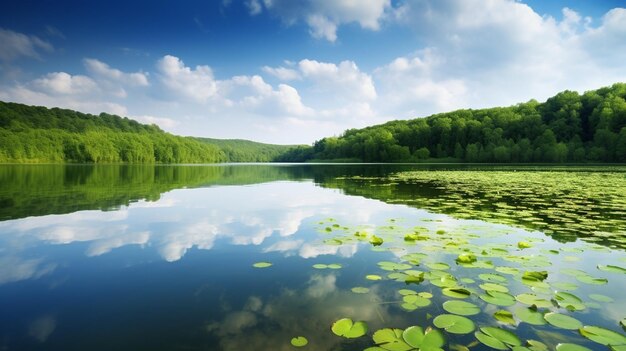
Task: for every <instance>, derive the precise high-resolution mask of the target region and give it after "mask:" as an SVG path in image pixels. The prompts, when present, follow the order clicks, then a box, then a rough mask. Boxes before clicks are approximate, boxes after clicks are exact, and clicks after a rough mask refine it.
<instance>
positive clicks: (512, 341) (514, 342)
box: [480, 327, 522, 346]
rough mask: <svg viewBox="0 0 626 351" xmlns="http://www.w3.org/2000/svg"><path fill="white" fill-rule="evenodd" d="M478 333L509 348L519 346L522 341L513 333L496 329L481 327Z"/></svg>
mask: <svg viewBox="0 0 626 351" xmlns="http://www.w3.org/2000/svg"><path fill="white" fill-rule="evenodd" d="M480 331H481V332H483V333H484V334H486V335H489V336H491V337H493V338H496V339H498V340H500V341H501V342H503V343H505V344H507V345H509V346H520V345H521V344H522V341H521V340H520V339H519V338H518V337H517V335H515V334H514V333H513V332H511V331H508V330H506V329H502V328H496V327H482V328H480Z"/></svg>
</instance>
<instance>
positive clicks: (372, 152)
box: [278, 83, 626, 162]
mask: <svg viewBox="0 0 626 351" xmlns="http://www.w3.org/2000/svg"><path fill="white" fill-rule="evenodd" d="M625 98H626V84H624V83H617V84H614V85H613V86H611V87H604V88H601V89H598V90H594V91H588V92H585V93H584V94H582V95H580V94H578V93H577V92H574V91H564V92H561V93H559V94H557V95H556V96H554V97H551V98H549V99H548V100H547V101H546V102H545V103H539V102H537V101H535V100H531V101H529V102H526V103H521V104H518V105H515V106H511V107H498V108H489V109H479V110H471V109H465V110H458V111H454V112H448V113H441V114H436V115H432V116H430V117H426V118H417V119H412V120H404V121H392V122H388V123H385V124H382V125H377V126H372V127H367V128H363V129H349V130H347V131H345V132H344V133H343V135H341V136H338V137H328V138H323V139H321V140H318V141H316V142H315V143H314V144H313V146H312V147H296V148H293V149H291V150H289V151H288V152H286V153H284V154H283V155H281V156H280V157H279V158H278V160H280V161H308V160H337V159H344V160H354V161H363V162H423V161H429V160H432V161H436V160H443V161H460V162H626V101H625Z"/></svg>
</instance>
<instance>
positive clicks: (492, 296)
mask: <svg viewBox="0 0 626 351" xmlns="http://www.w3.org/2000/svg"><path fill="white" fill-rule="evenodd" d="M479 297H480V299H481V300H483V301H485V302H487V303H490V304H492V305H496V306H512V305H514V304H515V297H513V296H512V295H510V294H508V293H503V292H498V291H487V293H486V294H482V295H480V296H479Z"/></svg>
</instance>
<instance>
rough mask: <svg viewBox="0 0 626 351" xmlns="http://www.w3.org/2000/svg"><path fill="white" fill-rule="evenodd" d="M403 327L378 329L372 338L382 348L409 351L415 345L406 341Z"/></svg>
mask: <svg viewBox="0 0 626 351" xmlns="http://www.w3.org/2000/svg"><path fill="white" fill-rule="evenodd" d="M402 334H403V330H402V329H390V328H385V329H380V330H377V331H376V332H375V333H374V335H373V336H372V339H373V340H374V343H376V345H378V346H379V347H380V348H382V349H384V350H389V351H409V350H411V349H413V347H412V346H411V345H409V344H407V343H406V342H405V341H404V338H403V336H402Z"/></svg>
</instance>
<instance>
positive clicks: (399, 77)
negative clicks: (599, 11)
mask: <svg viewBox="0 0 626 351" xmlns="http://www.w3.org/2000/svg"><path fill="white" fill-rule="evenodd" d="M624 13H626V11H624V10H622V9H613V10H611V11H609V12H608V13H607V14H606V15H605V16H604V17H603V19H602V23H601V24H600V25H599V26H598V27H597V28H592V27H591V19H590V18H588V17H583V16H582V15H580V14H578V13H576V12H575V11H573V10H571V9H567V8H565V9H563V18H562V20H557V19H555V18H553V17H550V16H540V15H539V14H537V13H536V12H535V11H533V9H532V8H530V7H529V6H528V5H526V4H523V3H520V2H515V1H508V0H491V1H486V2H485V1H478V0H468V1H459V0H442V1H431V0H415V1H410V2H405V3H403V4H401V5H400V6H399V7H398V8H396V9H394V16H395V20H396V21H397V23H399V24H401V25H406V26H408V27H410V28H412V30H413V31H414V33H415V35H416V36H417V37H418V38H419V39H420V40H421V41H423V42H424V43H425V45H426V49H421V50H418V51H417V52H416V53H414V54H410V55H406V56H403V57H399V58H397V59H395V60H394V61H392V62H391V63H389V64H387V65H384V66H382V67H380V68H378V69H377V70H376V71H375V82H376V84H377V89H378V90H379V91H380V95H381V97H382V99H381V100H384V101H385V102H386V103H381V104H379V105H377V107H378V110H379V112H381V113H382V114H383V115H387V116H389V117H395V118H407V117H413V116H415V115H418V116H425V115H429V114H432V113H437V112H444V111H447V110H452V109H456V108H466V107H473V108H479V107H490V106H499V105H500V106H501V105H510V104H514V103H517V102H522V101H527V100H528V99H531V98H537V99H538V100H543V99H545V98H547V97H549V96H552V95H553V94H555V93H557V92H558V91H561V90H565V89H571V90H579V91H584V90H588V89H595V88H598V87H600V86H604V85H609V84H612V83H614V82H616V81H621V80H624V79H626V68H625V66H624V65H623V64H619V62H624V60H626V56H625V52H624V51H623V50H615V47H619V46H620V44H619V43H621V46H623V44H624V39H623V38H624V37H626V36H625V34H626V25H624V24H623V23H624V22H625V21H624V20H622V19H623V18H624V19H626V15H625V14H624ZM622 16H623V17H622ZM605 43H609V44H608V46H605ZM609 46H610V48H609Z"/></svg>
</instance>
